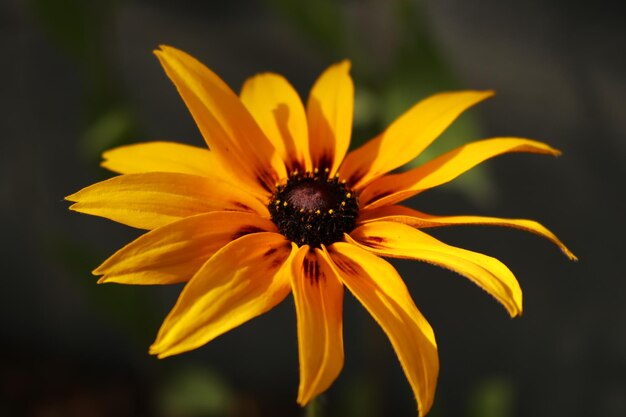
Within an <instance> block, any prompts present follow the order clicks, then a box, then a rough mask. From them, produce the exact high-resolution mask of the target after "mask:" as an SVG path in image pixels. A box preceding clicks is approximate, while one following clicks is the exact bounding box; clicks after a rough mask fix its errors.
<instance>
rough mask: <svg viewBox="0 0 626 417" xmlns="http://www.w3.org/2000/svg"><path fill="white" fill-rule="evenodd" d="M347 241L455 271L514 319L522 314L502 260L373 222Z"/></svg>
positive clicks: (518, 293)
mask: <svg viewBox="0 0 626 417" xmlns="http://www.w3.org/2000/svg"><path fill="white" fill-rule="evenodd" d="M346 239H347V240H348V241H350V242H352V243H354V244H356V245H359V246H360V247H362V248H365V249H367V250H368V251H370V252H372V253H375V254H377V255H380V256H389V257H393V258H407V259H415V260H418V261H424V262H428V263H431V264H434V265H438V266H441V267H443V268H447V269H450V270H452V271H455V272H457V273H459V274H461V275H463V276H465V277H467V278H468V279H469V280H471V281H472V282H474V283H476V284H477V285H478V286H479V287H481V288H482V289H484V290H485V291H487V293H489V294H491V295H492V296H493V297H494V298H495V299H496V300H497V301H499V302H500V303H501V304H502V305H503V306H504V307H505V308H506V309H507V311H508V312H509V314H510V315H511V317H515V316H518V315H520V314H521V313H522V290H521V288H520V286H519V283H518V282H517V279H515V276H514V275H513V273H512V272H511V271H510V270H509V268H507V267H506V265H504V264H503V263H502V262H500V261H499V260H497V259H495V258H492V257H489V256H486V255H483V254H480V253H476V252H471V251H468V250H465V249H461V248H456V247H454V246H449V245H446V244H445V243H443V242H440V241H439V240H437V239H435V238H434V237H432V236H429V235H427V234H426V233H424V232H421V231H419V230H417V229H414V228H412V227H410V226H407V225H405V224H401V223H393V222H382V221H381V222H373V223H366V224H364V225H362V226H359V227H357V228H356V229H354V230H353V231H352V233H350V236H348V235H346Z"/></svg>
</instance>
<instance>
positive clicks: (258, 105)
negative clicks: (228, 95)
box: [240, 73, 311, 172]
mask: <svg viewBox="0 0 626 417" xmlns="http://www.w3.org/2000/svg"><path fill="white" fill-rule="evenodd" d="M240 97H241V101H242V103H243V104H244V105H245V106H246V108H247V109H248V111H249V112H250V114H252V116H253V117H254V119H255V120H256V122H257V123H258V125H259V127H260V128H261V129H262V130H263V133H265V136H267V138H268V139H269V141H270V142H271V143H272V145H274V148H276V150H277V151H278V153H279V155H280V156H281V158H282V160H283V161H284V162H285V166H286V167H287V170H288V171H289V172H292V171H294V170H296V169H297V170H299V171H301V172H302V171H306V170H310V169H311V157H310V155H309V132H308V127H307V120H306V113H305V111H304V106H303V104H302V100H300V96H298V93H297V92H296V90H294V88H293V87H292V86H291V84H289V82H288V81H287V80H286V79H285V78H284V77H282V76H281V75H278V74H273V73H264V74H258V75H256V76H254V77H252V78H249V79H248V80H246V82H245V83H244V85H243V88H242V90H241V94H240Z"/></svg>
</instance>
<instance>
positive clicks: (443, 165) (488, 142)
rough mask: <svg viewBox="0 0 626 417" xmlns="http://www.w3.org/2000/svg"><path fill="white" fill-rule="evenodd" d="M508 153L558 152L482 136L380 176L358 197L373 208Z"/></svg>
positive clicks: (526, 141)
mask: <svg viewBox="0 0 626 417" xmlns="http://www.w3.org/2000/svg"><path fill="white" fill-rule="evenodd" d="M510 152H530V153H539V154H548V155H554V156H556V155H559V154H560V152H559V151H557V150H556V149H553V148H551V147H549V146H548V145H546V144H545V143H541V142H537V141H534V140H529V139H520V138H494V139H485V140H481V141H478V142H473V143H470V144H467V145H464V146H461V147H458V148H456V149H454V150H452V151H450V152H447V153H445V154H443V155H441V156H439V157H438V158H435V159H433V160H432V161H430V162H427V163H425V164H423V165H421V166H419V167H417V168H414V169H412V170H410V171H407V172H404V173H401V174H395V175H386V176H384V177H382V178H379V179H377V180H375V181H373V182H372V183H371V184H370V185H368V186H367V187H365V189H364V190H363V193H362V194H361V196H360V199H361V202H362V204H363V206H365V207H368V208H372V209H373V208H376V207H382V206H387V205H390V204H394V203H397V202H399V201H402V200H406V199H407V198H409V197H412V196H414V195H415V194H417V193H419V192H420V191H423V190H427V189H429V188H433V187H436V186H438V185H441V184H445V183H446V182H448V181H451V180H453V179H454V178H456V177H458V176H459V175H461V174H463V173H464V172H466V171H468V170H469V169H471V168H473V167H474V166H476V165H478V164H480V163H481V162H483V161H485V160H487V159H490V158H493V157H495V156H498V155H502V154H505V153H510Z"/></svg>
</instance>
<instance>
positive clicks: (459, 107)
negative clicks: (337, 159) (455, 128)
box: [340, 91, 493, 190]
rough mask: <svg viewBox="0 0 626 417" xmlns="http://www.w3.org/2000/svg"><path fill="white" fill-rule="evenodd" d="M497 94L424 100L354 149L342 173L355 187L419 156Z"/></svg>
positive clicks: (442, 95) (444, 95) (458, 94)
mask: <svg viewBox="0 0 626 417" xmlns="http://www.w3.org/2000/svg"><path fill="white" fill-rule="evenodd" d="M491 96H493V91H457V92H450V93H440V94H435V95H433V96H430V97H428V98H427V99H425V100H422V101H420V102H419V103H417V104H416V105H414V106H413V107H411V108H410V109H409V110H407V111H406V112H405V113H404V114H403V115H402V116H400V117H399V118H398V119H396V120H395V121H394V122H393V123H392V124H391V125H390V126H389V127H388V128H387V129H386V130H385V131H384V132H383V133H381V134H380V135H378V136H377V137H376V138H374V139H372V140H370V141H369V142H367V143H365V144H364V145H363V146H361V147H360V148H358V149H356V150H354V151H352V152H350V153H349V154H348V156H347V157H346V160H345V161H344V163H343V165H342V166H341V169H340V172H341V177H342V178H345V179H346V180H347V181H348V183H349V184H351V186H352V187H353V189H356V190H359V189H361V188H362V187H363V186H365V185H367V184H368V183H369V182H371V181H372V180H374V179H376V178H378V177H380V176H381V175H384V174H386V173H388V172H390V171H393V170H394V169H396V168H398V167H400V166H402V165H404V164H406V163H407V162H409V161H411V160H413V159H415V158H416V157H417V156H419V154H421V153H422V151H423V150H424V149H426V147H428V145H430V144H431V143H432V142H433V141H434V140H435V139H437V137H439V135H440V134H441V133H442V132H443V131H444V130H445V129H447V128H448V126H450V124H452V122H454V120H455V119H456V118H457V117H459V115H460V114H461V113H463V112H464V111H465V110H467V109H468V108H469V107H471V106H473V105H475V104H476V103H479V102H481V101H483V100H485V99H487V98H489V97H491Z"/></svg>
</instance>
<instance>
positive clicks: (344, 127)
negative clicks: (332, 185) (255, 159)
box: [306, 61, 354, 175]
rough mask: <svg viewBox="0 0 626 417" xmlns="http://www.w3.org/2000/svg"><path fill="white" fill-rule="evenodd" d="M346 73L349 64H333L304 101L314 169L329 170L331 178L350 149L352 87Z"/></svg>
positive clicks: (350, 79)
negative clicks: (305, 101) (305, 102)
mask: <svg viewBox="0 0 626 417" xmlns="http://www.w3.org/2000/svg"><path fill="white" fill-rule="evenodd" d="M349 72H350V62H349V61H342V62H340V63H338V64H335V65H332V66H331V67H330V68H328V69H327V70H326V71H324V72H323V73H322V75H321V76H320V77H319V78H318V79H317V81H316V82H315V85H313V88H312V89H311V95H310V96H309V101H308V102H307V109H306V110H307V119H308V122H309V146H310V149H311V161H312V164H313V167H314V168H319V169H320V170H323V169H325V168H328V169H329V170H330V175H334V174H335V172H336V171H337V169H338V168H339V165H340V164H341V162H342V161H343V158H344V156H345V155H346V152H347V151H348V147H349V146H350V135H351V134H352V118H353V116H354V84H353V83H352V78H351V77H350V73H349Z"/></svg>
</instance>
